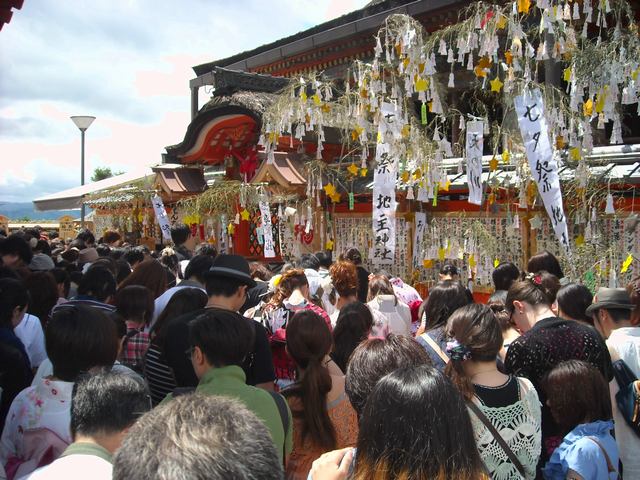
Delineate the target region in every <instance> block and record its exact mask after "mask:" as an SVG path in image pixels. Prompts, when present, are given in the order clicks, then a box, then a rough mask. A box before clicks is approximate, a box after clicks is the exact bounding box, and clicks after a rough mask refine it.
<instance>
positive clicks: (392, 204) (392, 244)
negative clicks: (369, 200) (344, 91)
mask: <svg viewBox="0 0 640 480" xmlns="http://www.w3.org/2000/svg"><path fill="white" fill-rule="evenodd" d="M392 117H393V115H392V114H390V113H389V114H388V115H387V116H386V117H385V120H382V121H381V122H380V124H381V126H382V125H384V124H386V126H387V128H391V127H390V126H389V125H393V123H392V122H393V118H392ZM382 130H383V128H382V127H381V129H380V131H382ZM397 176H398V165H397V161H396V160H395V159H394V158H392V156H391V155H390V154H389V145H388V144H385V143H378V145H377V146H376V168H375V170H374V173H373V215H372V227H373V248H372V249H371V252H370V258H371V263H373V264H376V265H391V264H393V259H394V257H395V250H396V216H395V215H396V190H395V187H396V179H397Z"/></svg>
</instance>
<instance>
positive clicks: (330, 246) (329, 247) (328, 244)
mask: <svg viewBox="0 0 640 480" xmlns="http://www.w3.org/2000/svg"><path fill="white" fill-rule="evenodd" d="M324 249H325V250H329V251H332V250H333V240H327V241H326V242H325V243H324Z"/></svg>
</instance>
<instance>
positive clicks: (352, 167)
mask: <svg viewBox="0 0 640 480" xmlns="http://www.w3.org/2000/svg"><path fill="white" fill-rule="evenodd" d="M359 170H360V169H359V168H358V166H357V165H356V164H355V163H352V164H351V165H349V166H348V167H347V171H348V172H349V173H350V174H351V175H353V176H354V177H355V176H356V175H358V171H359Z"/></svg>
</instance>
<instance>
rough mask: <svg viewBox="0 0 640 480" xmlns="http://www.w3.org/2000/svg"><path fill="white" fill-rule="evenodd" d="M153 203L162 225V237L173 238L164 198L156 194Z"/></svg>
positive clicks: (159, 222) (157, 218) (159, 223)
mask: <svg viewBox="0 0 640 480" xmlns="http://www.w3.org/2000/svg"><path fill="white" fill-rule="evenodd" d="M151 203H153V211H154V213H155V214H156V220H157V221H158V225H160V231H161V232H162V238H163V239H165V240H171V225H170V224H169V218H168V217H167V211H166V210H165V208H164V202H163V201H162V198H160V197H159V196H158V195H154V197H153V198H152V199H151Z"/></svg>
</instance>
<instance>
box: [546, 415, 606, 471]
mask: <svg viewBox="0 0 640 480" xmlns="http://www.w3.org/2000/svg"><path fill="white" fill-rule="evenodd" d="M612 429H613V421H611V420H609V421H607V422H604V421H601V420H599V421H597V422H592V423H583V424H581V425H578V426H577V427H576V428H574V429H573V430H571V432H569V433H568V434H567V435H566V436H565V437H564V439H563V440H562V443H561V444H560V446H559V447H558V448H556V449H555V451H554V452H553V454H552V455H551V458H550V459H549V461H548V462H547V464H546V465H545V467H544V470H543V473H544V478H545V479H547V480H565V479H566V478H567V472H568V471H569V470H570V469H571V470H573V471H574V472H576V473H578V474H579V475H580V476H581V477H582V478H584V480H604V479H611V480H615V479H616V478H618V473H617V471H616V472H611V473H609V469H608V468H607V460H606V457H605V455H604V453H603V452H602V449H601V448H600V446H598V444H597V443H595V442H594V441H592V440H590V438H589V437H591V438H593V439H595V440H597V441H598V442H599V443H600V445H602V448H604V450H605V451H606V452H607V455H609V460H610V461H611V464H612V466H613V468H615V469H617V468H618V446H617V445H616V441H615V440H614V438H613V437H612V436H611V430H612Z"/></svg>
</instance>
